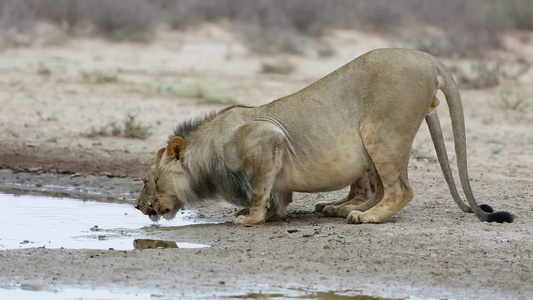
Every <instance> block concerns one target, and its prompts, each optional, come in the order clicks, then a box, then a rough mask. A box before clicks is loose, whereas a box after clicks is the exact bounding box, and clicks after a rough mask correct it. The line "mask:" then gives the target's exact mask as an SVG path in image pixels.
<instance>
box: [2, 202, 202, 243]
mask: <svg viewBox="0 0 533 300" xmlns="http://www.w3.org/2000/svg"><path fill="white" fill-rule="evenodd" d="M0 207H4V208H9V209H2V210H0V228H2V229H1V230H0V250H6V249H17V248H36V247H42V248H55V249H58V248H66V249H104V250H108V249H114V250H132V243H133V240H134V239H135V238H143V237H145V236H146V234H145V232H144V230H142V228H143V227H148V226H152V225H153V224H154V223H153V222H152V221H150V219H149V218H147V217H146V216H145V215H143V214H142V213H141V212H139V211H138V210H136V209H135V208H134V207H133V205H127V204H117V203H102V202H95V201H82V200H76V199H69V198H53V197H39V196H30V195H22V196H15V195H6V194H0ZM190 215H191V213H190V212H188V211H184V212H182V213H180V214H178V215H177V216H176V218H175V219H174V220H171V221H168V220H161V221H160V222H159V224H160V225H162V226H172V227H174V226H183V225H190V224H194V222H193V221H191V220H189V219H188V217H189V216H190ZM178 245H179V247H180V248H191V247H192V245H194V244H190V245H188V244H187V245H186V246H185V247H182V246H181V244H179V243H178ZM187 246H188V247H187ZM200 246H206V245H200Z"/></svg>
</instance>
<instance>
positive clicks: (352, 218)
mask: <svg viewBox="0 0 533 300" xmlns="http://www.w3.org/2000/svg"><path fill="white" fill-rule="evenodd" d="M346 220H348V223H350V224H362V223H380V221H379V220H377V219H376V218H375V217H373V216H371V215H369V214H368V213H367V212H362V211H358V210H354V211H352V212H351V213H350V214H349V215H348V217H346Z"/></svg>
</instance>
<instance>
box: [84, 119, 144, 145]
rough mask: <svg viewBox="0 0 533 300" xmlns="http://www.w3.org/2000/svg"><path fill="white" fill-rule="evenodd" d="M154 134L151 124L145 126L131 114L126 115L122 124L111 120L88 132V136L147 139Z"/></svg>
mask: <svg viewBox="0 0 533 300" xmlns="http://www.w3.org/2000/svg"><path fill="white" fill-rule="evenodd" d="M151 135H152V128H151V126H145V125H143V124H141V122H139V121H137V117H136V116H134V115H131V114H128V115H126V117H124V120H123V121H122V124H117V122H111V123H109V124H107V125H105V126H102V127H100V128H98V129H96V128H93V129H92V130H91V131H90V132H89V133H88V134H86V136H87V137H95V136H121V137H125V138H133V139H141V140H144V139H147V138H149V137H150V136H151Z"/></svg>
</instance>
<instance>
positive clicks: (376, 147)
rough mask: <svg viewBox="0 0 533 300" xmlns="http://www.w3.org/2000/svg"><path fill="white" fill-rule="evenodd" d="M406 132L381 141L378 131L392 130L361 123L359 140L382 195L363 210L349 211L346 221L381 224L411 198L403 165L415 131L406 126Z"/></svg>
mask: <svg viewBox="0 0 533 300" xmlns="http://www.w3.org/2000/svg"><path fill="white" fill-rule="evenodd" d="M409 125H412V124H409ZM376 128H378V129H379V130H376ZM406 129H410V130H406V132H404V133H403V134H397V135H389V136H388V138H387V139H383V138H382V136H383V133H382V131H384V132H394V129H389V130H388V131H387V130H386V128H383V126H382V127H380V126H373V124H371V123H370V124H365V123H363V124H362V126H361V137H362V139H363V143H364V145H365V149H366V150H367V152H368V155H369V156H370V158H371V159H372V161H373V162H374V166H375V167H376V171H377V174H378V176H379V178H380V180H381V184H380V190H381V189H383V191H382V192H381V191H379V193H378V194H383V196H382V197H375V198H374V199H373V200H374V201H373V203H370V205H369V206H372V207H371V208H368V207H365V208H366V209H368V210H366V211H363V210H360V209H359V208H358V209H356V210H353V211H352V212H350V214H349V215H348V217H347V219H348V222H350V223H382V222H385V221H387V220H388V219H389V218H390V217H392V216H393V215H394V214H396V213H397V212H398V211H399V210H400V209H402V208H403V207H404V206H405V205H407V203H409V201H411V199H412V198H413V196H414V193H413V189H412V188H411V185H410V184H409V180H408V177H407V164H408V162H409V154H410V150H411V144H412V141H413V138H414V135H415V134H416V129H417V128H415V126H410V127H407V128H406ZM391 154H394V155H391ZM380 196H381V195H380ZM364 205H365V204H363V206H364ZM361 208H363V207H361Z"/></svg>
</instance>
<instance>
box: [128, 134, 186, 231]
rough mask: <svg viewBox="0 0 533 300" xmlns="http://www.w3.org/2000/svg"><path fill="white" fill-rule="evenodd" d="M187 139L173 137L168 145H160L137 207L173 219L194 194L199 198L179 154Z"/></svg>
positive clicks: (155, 215)
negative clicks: (162, 146) (192, 187)
mask: <svg viewBox="0 0 533 300" xmlns="http://www.w3.org/2000/svg"><path fill="white" fill-rule="evenodd" d="M184 150H185V141H184V140H183V138H181V137H174V138H173V139H171V140H170V142H169V143H168V146H167V148H161V149H160V150H159V151H158V152H157V155H156V163H155V164H154V165H153V166H152V167H151V168H150V170H149V171H148V173H146V174H145V175H144V177H143V182H144V186H143V189H142V191H141V192H140V193H139V196H138V198H137V202H136V204H135V205H136V207H137V208H138V209H139V210H140V211H141V212H142V213H143V214H145V215H148V216H149V217H150V219H151V220H152V221H157V220H159V218H160V217H161V216H162V217H163V218H165V219H167V220H171V219H173V218H174V217H175V216H176V214H177V212H178V211H179V210H180V208H182V207H183V206H184V205H185V204H186V203H188V202H189V200H190V199H191V198H193V197H194V198H196V197H195V194H194V192H193V191H192V189H191V186H190V178H189V175H188V173H187V172H186V171H185V170H184V169H183V167H182V165H181V161H180V156H181V155H183V151H184Z"/></svg>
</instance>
